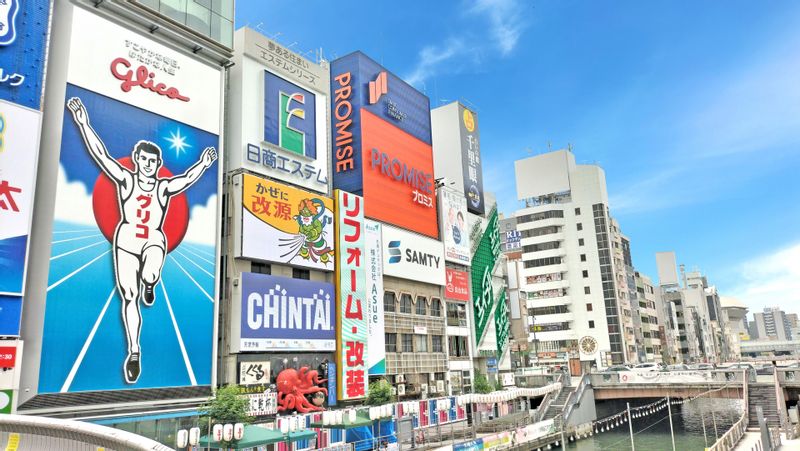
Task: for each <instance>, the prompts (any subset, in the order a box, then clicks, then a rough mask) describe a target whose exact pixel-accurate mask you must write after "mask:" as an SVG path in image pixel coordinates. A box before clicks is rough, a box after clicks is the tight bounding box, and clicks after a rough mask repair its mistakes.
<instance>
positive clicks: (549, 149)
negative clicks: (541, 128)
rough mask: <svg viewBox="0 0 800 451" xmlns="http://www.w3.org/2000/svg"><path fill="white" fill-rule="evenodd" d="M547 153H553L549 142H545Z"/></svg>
mask: <svg viewBox="0 0 800 451" xmlns="http://www.w3.org/2000/svg"><path fill="white" fill-rule="evenodd" d="M547 151H548V152H552V151H553V146H552V144H550V141H547Z"/></svg>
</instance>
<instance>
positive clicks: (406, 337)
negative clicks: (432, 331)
mask: <svg viewBox="0 0 800 451" xmlns="http://www.w3.org/2000/svg"><path fill="white" fill-rule="evenodd" d="M400 338H401V339H402V340H403V343H402V344H403V352H414V336H413V335H411V334H400Z"/></svg>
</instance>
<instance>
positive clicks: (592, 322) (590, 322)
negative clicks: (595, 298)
mask: <svg viewBox="0 0 800 451" xmlns="http://www.w3.org/2000/svg"><path fill="white" fill-rule="evenodd" d="M589 329H594V320H589Z"/></svg>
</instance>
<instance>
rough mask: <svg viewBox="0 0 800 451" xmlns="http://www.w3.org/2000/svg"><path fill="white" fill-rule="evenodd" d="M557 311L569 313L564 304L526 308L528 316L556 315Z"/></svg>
mask: <svg viewBox="0 0 800 451" xmlns="http://www.w3.org/2000/svg"><path fill="white" fill-rule="evenodd" d="M559 313H569V308H568V307H567V306H566V305H552V306H548V307H536V308H530V309H528V316H533V317H537V316H542V315H557V314H559Z"/></svg>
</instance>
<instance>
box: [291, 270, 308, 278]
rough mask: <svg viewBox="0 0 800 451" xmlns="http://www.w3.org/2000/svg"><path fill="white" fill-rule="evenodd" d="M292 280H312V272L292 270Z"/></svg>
mask: <svg viewBox="0 0 800 451" xmlns="http://www.w3.org/2000/svg"><path fill="white" fill-rule="evenodd" d="M292 279H302V280H309V279H311V271H309V270H308V269H299V268H292Z"/></svg>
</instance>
